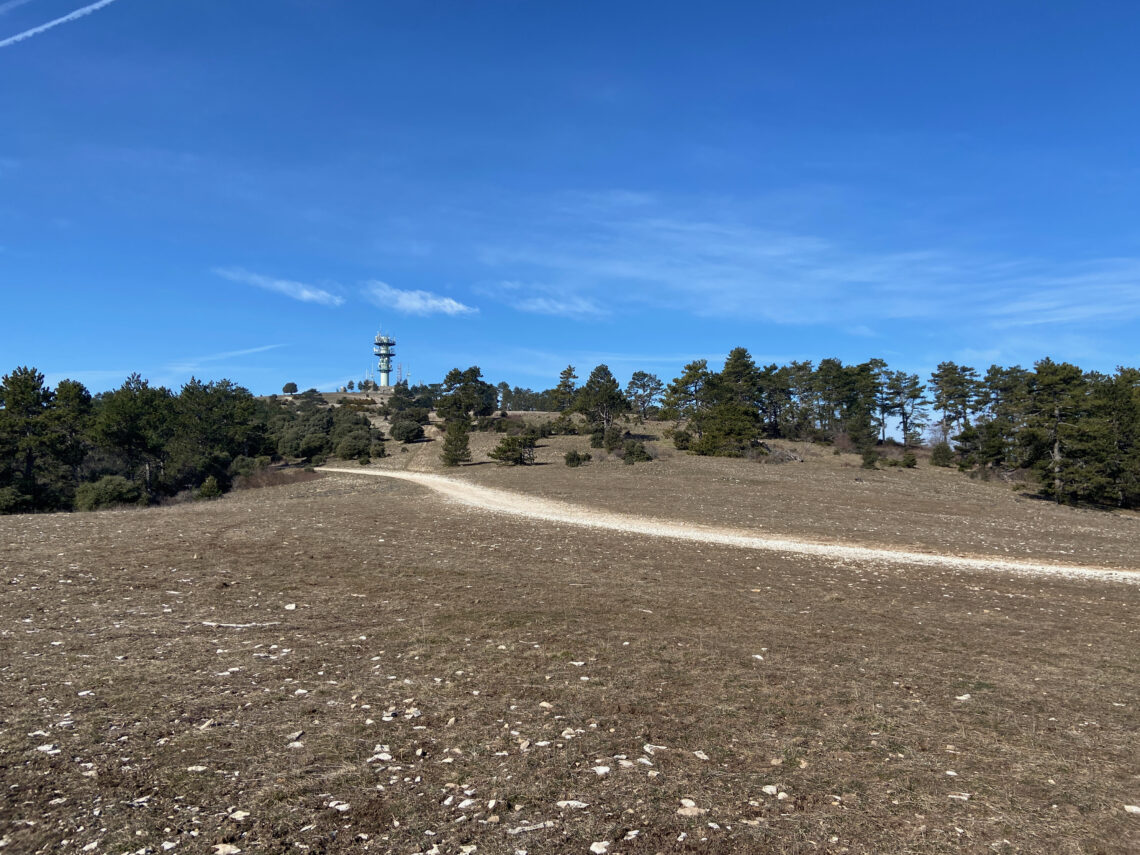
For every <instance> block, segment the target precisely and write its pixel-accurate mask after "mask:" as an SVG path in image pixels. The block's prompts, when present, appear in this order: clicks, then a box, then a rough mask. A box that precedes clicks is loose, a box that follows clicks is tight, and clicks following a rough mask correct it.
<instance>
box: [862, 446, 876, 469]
mask: <svg viewBox="0 0 1140 855" xmlns="http://www.w3.org/2000/svg"><path fill="white" fill-rule="evenodd" d="M878 462H879V452H877V451H875V449H873V448H867V449H864V450H863V468H864V469H874V468H875V464H876V463H878Z"/></svg>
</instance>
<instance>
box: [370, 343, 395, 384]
mask: <svg viewBox="0 0 1140 855" xmlns="http://www.w3.org/2000/svg"><path fill="white" fill-rule="evenodd" d="M395 346H396V340H395V339H394V338H392V337H391V336H386V335H384V334H383V333H376V340H375V341H374V342H373V343H372V353H373V354H374V355H375V356H378V357H380V362H379V363H378V364H377V366H376V368H377V370H378V371H379V372H380V388H385V387H387V386H389V385H391V384H390V383H389V382H388V381H389V378H390V376H391V374H392V355H393V353H394V351H393V350H392V348H393V347H395Z"/></svg>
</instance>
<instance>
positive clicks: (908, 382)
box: [886, 371, 930, 448]
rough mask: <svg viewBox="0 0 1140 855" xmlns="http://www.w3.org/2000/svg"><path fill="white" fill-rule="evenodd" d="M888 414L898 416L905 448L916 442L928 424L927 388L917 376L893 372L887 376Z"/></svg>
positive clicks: (903, 372)
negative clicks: (926, 407)
mask: <svg viewBox="0 0 1140 855" xmlns="http://www.w3.org/2000/svg"><path fill="white" fill-rule="evenodd" d="M886 388H887V397H888V400H889V402H890V403H889V406H888V410H887V412H888V413H891V414H894V415H896V416H898V419H899V427H900V428H901V429H902V437H903V448H907V447H909V446H910V445H911V444H912V443H914V442H915V441H916V439H917V438H918V436H919V435H920V434H921V432H922V428H923V426H924V425H925V424H926V409H925V406H926V404H929V403H930V402H929V401H928V400H927V399H926V397H925V395H926V387H925V386H924V385H923V384H922V382H921V381H920V380H919V379H918V375H917V374H907V373H906V372H905V371H892V372H890V374H889V375H888V376H887V385H886Z"/></svg>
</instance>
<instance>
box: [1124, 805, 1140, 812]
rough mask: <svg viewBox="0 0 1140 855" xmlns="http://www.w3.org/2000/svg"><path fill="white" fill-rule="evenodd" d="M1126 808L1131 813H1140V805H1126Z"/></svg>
mask: <svg viewBox="0 0 1140 855" xmlns="http://www.w3.org/2000/svg"><path fill="white" fill-rule="evenodd" d="M1124 809H1125V810H1126V811H1128V812H1129V813H1140V805H1125V806H1124Z"/></svg>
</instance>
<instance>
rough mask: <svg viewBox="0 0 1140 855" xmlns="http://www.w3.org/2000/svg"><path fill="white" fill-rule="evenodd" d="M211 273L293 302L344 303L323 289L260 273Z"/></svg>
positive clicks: (226, 269) (231, 270)
mask: <svg viewBox="0 0 1140 855" xmlns="http://www.w3.org/2000/svg"><path fill="white" fill-rule="evenodd" d="M213 272H214V273H215V274H216V275H218V276H221V277H222V278H223V279H228V280H230V281H231V282H240V283H241V284H243V285H253V286H254V287H256V288H264V289H265V290H266V291H274V292H276V293H278V294H284V295H285V296H286V297H292V298H293V299H294V300H300V301H301V302H302V303H319V304H321V305H322V306H339V305H341V304H343V303H344V298H343V297H340V296H338V295H336V294H333V293H331V292H330V291H326V290H325V289H323V288H317V287H316V286H314V285H308V284H306V283H304V282H294V281H293V280H291V279H275V278H273V277H271V276H262V275H261V274H260V273H251V272H250V271H248V270H244V269H243V268H241V267H215V268H214V270H213Z"/></svg>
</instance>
